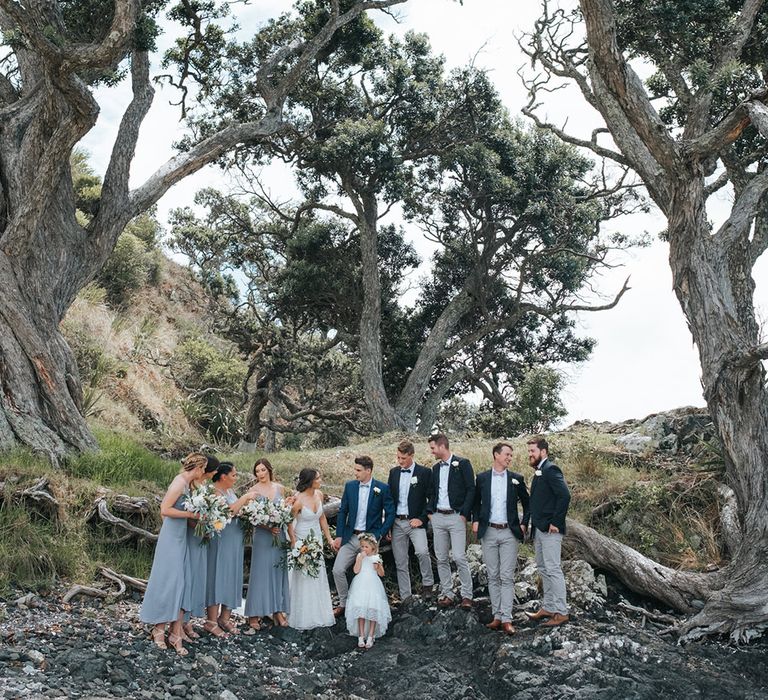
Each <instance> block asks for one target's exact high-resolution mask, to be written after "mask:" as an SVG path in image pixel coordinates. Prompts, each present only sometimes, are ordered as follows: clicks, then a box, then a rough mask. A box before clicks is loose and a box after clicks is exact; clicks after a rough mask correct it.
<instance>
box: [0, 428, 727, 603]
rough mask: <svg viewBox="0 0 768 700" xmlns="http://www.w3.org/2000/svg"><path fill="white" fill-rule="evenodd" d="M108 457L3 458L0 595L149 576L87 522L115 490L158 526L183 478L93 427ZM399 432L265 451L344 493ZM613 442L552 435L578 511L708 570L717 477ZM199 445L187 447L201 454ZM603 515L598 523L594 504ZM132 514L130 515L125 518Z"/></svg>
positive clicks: (137, 445) (480, 447)
mask: <svg viewBox="0 0 768 700" xmlns="http://www.w3.org/2000/svg"><path fill="white" fill-rule="evenodd" d="M96 434H97V437H98V439H99V443H100V445H101V447H102V452H100V453H93V454H87V455H82V456H80V457H78V458H75V459H71V460H70V461H69V462H68V463H67V465H66V467H65V469H64V470H63V471H61V472H53V473H52V472H51V471H50V468H49V467H48V466H47V464H46V463H45V462H44V461H43V460H39V459H36V458H35V457H34V456H31V455H29V454H28V453H26V452H13V453H6V454H2V455H0V483H2V486H3V489H2V493H3V499H2V500H1V501H0V560H2V561H3V562H4V564H5V566H4V567H2V569H0V594H7V593H8V592H9V591H10V590H11V589H18V588H21V589H40V588H42V589H46V588H49V587H51V586H53V585H56V584H57V583H58V582H60V581H61V580H62V579H66V580H68V581H70V580H72V581H79V582H86V583H87V582H91V581H93V580H94V578H95V576H96V571H97V569H98V566H100V565H106V566H110V567H111V568H113V569H116V570H118V571H121V572H123V573H126V574H130V575H135V576H139V577H146V576H147V574H148V572H149V567H150V565H151V558H152V547H151V546H150V545H148V544H146V543H145V542H143V541H141V540H136V539H129V540H126V541H120V538H121V536H122V535H123V534H124V533H123V532H122V531H120V530H115V529H114V528H113V527H112V526H110V525H105V524H103V523H99V522H98V520H96V519H93V518H91V516H92V513H93V503H94V499H95V498H96V497H97V494H99V493H100V490H102V489H108V490H109V492H110V494H112V496H110V498H111V497H113V495H114V494H120V493H123V494H128V495H132V496H146V497H148V498H149V499H150V503H151V504H152V508H151V513H150V515H149V516H144V517H143V518H141V519H139V520H136V521H134V522H135V524H138V525H140V526H141V527H144V528H146V529H150V530H155V531H156V530H157V529H158V528H159V524H160V519H159V514H158V511H157V504H158V501H157V500H156V499H155V497H159V496H161V495H162V493H163V492H164V490H165V488H166V486H167V484H168V483H169V482H170V480H171V479H172V478H173V476H174V475H175V474H176V473H177V471H178V468H179V464H178V462H177V461H176V460H169V459H163V458H161V457H158V456H157V454H155V453H153V452H151V451H149V450H148V449H147V448H146V447H145V446H144V445H142V444H141V442H145V440H141V441H139V440H136V439H135V438H133V437H130V436H127V434H126V433H125V432H117V431H114V430H105V429H104V428H99V427H96ZM401 437H402V436H401V435H397V434H390V435H384V436H381V437H377V438H373V439H370V440H367V441H361V442H360V443H358V444H355V445H352V446H348V447H344V448H333V449H324V450H306V451H282V452H278V453H275V454H271V455H268V456H269V459H270V460H271V461H272V463H273V465H274V466H275V470H276V474H277V477H278V479H279V480H280V481H282V482H283V483H284V484H286V485H287V486H288V487H289V488H290V487H292V486H293V480H294V478H295V476H296V475H297V474H298V472H299V471H300V470H301V469H302V468H303V467H305V466H312V467H316V468H318V469H319V470H320V471H321V472H322V474H323V478H324V482H325V486H324V490H325V491H326V493H330V494H336V495H338V494H340V491H341V486H342V485H343V483H344V482H345V481H346V480H347V479H349V478H351V474H352V467H353V460H354V457H355V456H357V455H360V454H367V455H370V456H371V457H372V458H373V460H374V464H375V471H374V473H375V475H376V476H378V477H379V478H386V474H387V471H388V470H389V468H390V467H391V466H392V465H393V464H394V456H395V446H396V445H397V442H398V441H399V439H400V438H401ZM614 437H615V435H613V434H610V433H607V432H605V431H604V430H602V429H600V428H599V427H595V426H589V425H586V426H585V425H582V426H577V427H574V428H573V429H571V430H566V431H563V432H560V433H555V434H553V435H552V436H551V438H550V443H551V451H552V454H553V456H554V458H555V459H556V461H557V462H558V464H560V465H561V466H562V468H563V471H564V473H565V476H566V479H567V480H568V483H569V485H570V487H571V490H572V493H573V501H572V508H571V515H572V516H573V517H575V518H577V519H579V520H581V521H583V522H587V523H590V524H592V525H593V526H594V527H597V528H598V529H599V530H600V531H601V532H604V533H605V534H608V535H610V536H612V537H616V538H617V539H620V540H622V541H625V542H627V543H628V544H631V545H632V546H635V547H637V548H639V549H640V550H641V551H644V552H645V553H647V554H648V555H650V556H654V557H655V558H657V559H659V560H660V561H662V562H664V563H666V564H670V565H673V566H686V567H691V566H692V567H695V568H704V567H707V566H711V565H717V564H719V563H720V558H721V543H720V537H719V532H718V521H719V515H718V506H717V495H716V485H717V480H716V478H715V477H713V475H712V474H711V473H709V472H706V471H704V472H703V471H702V469H701V466H700V465H698V464H696V463H691V462H670V461H669V460H660V459H657V457H656V456H655V455H654V454H648V455H645V456H631V455H627V454H626V453H623V452H621V451H620V450H618V449H617V448H616V447H615V446H614V444H613V440H614ZM414 442H415V444H416V445H417V453H416V458H417V460H418V461H419V462H422V463H426V464H432V461H433V460H432V459H431V456H430V454H429V450H428V446H427V444H426V441H425V440H423V439H421V438H418V439H415V440H414ZM494 442H495V440H491V439H481V438H471V439H461V438H459V439H455V440H454V441H453V443H452V449H453V450H454V451H455V452H456V453H457V454H461V455H463V456H466V457H468V458H470V459H471V460H472V463H473V465H474V466H475V469H476V470H477V471H480V470H483V469H486V468H488V467H489V465H490V461H491V447H492V446H493V444H494ZM513 446H514V449H515V457H514V461H513V465H512V468H513V469H514V470H515V471H519V472H521V473H523V474H524V475H525V476H526V481H528V483H530V469H529V467H528V466H527V460H526V447H525V441H524V439H522V438H521V439H518V440H515V441H513ZM194 447H195V445H194V444H191V445H189V446H188V447H187V449H193V448H194ZM219 456H220V457H221V458H222V459H223V458H228V459H231V460H232V461H233V462H235V464H236V465H237V466H238V470H239V471H240V473H241V477H240V485H241V486H243V485H245V484H246V483H247V481H248V479H249V477H250V468H251V466H252V464H253V462H254V461H255V459H256V457H258V456H259V455H257V454H242V453H235V454H220V455H219ZM41 477H46V478H48V480H49V482H50V487H49V488H50V491H51V493H52V494H53V495H54V497H55V498H56V499H57V500H58V501H59V503H60V506H61V507H60V508H59V509H58V511H57V512H55V513H51V512H49V511H47V510H46V509H45V508H41V507H39V506H37V505H36V504H34V503H31V502H30V501H29V499H25V497H24V496H23V495H22V492H23V491H24V490H25V489H27V488H29V487H30V486H31V485H32V484H34V483H35V482H36V481H37V480H38V479H40V478H41ZM605 504H608V506H610V507H609V508H607V509H605V508H604V510H606V512H607V515H605V516H603V515H600V516H599V517H596V516H595V514H594V513H593V511H594V509H595V508H596V507H597V506H605ZM125 517H128V516H125Z"/></svg>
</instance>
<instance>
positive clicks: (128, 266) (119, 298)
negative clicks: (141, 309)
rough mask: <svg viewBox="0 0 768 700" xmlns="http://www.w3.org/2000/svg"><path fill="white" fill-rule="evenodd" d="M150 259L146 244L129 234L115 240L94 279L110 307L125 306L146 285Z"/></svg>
mask: <svg viewBox="0 0 768 700" xmlns="http://www.w3.org/2000/svg"><path fill="white" fill-rule="evenodd" d="M151 257H152V256H151V254H150V253H148V252H147V246H146V244H145V243H144V242H143V241H142V240H141V239H140V238H138V237H137V236H135V235H133V234H132V233H123V234H122V235H121V236H120V238H118V239H117V244H116V245H115V249H114V250H113V251H112V255H110V256H109V259H108V260H107V262H106V264H105V265H104V267H103V268H102V269H101V272H100V273H99V278H98V279H99V284H101V286H102V287H104V289H105V290H106V292H107V301H108V302H109V303H110V304H111V305H112V306H121V305H123V304H125V303H126V301H128V299H129V298H130V296H131V294H133V293H134V292H135V291H137V290H138V289H141V287H143V286H144V285H145V284H147V281H148V278H149V273H150V269H151Z"/></svg>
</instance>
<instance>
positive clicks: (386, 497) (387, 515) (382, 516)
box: [336, 479, 395, 544]
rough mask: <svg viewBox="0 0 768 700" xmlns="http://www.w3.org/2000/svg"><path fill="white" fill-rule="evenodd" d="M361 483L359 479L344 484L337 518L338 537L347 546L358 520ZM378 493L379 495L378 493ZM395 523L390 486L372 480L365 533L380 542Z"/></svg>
mask: <svg viewBox="0 0 768 700" xmlns="http://www.w3.org/2000/svg"><path fill="white" fill-rule="evenodd" d="M359 491H360V482H359V481H357V479H353V480H352V481H348V482H347V483H346V484H344V494H343V495H342V497H341V505H340V506H339V514H338V515H337V516H336V537H341V543H342V544H346V543H347V542H348V541H349V538H350V537H352V535H353V532H354V530H355V520H356V519H357V500H358V494H359ZM377 491H378V493H377ZM394 522H395V503H394V501H393V500H392V495H391V494H390V492H389V486H387V485H386V484H385V483H384V482H383V481H377V480H376V479H371V486H370V488H369V489H368V510H367V512H366V515H365V531H366V532H370V533H371V534H372V535H374V536H375V537H376V539H378V540H380V539H381V538H382V537H383V536H384V535H386V534H387V533H388V532H389V531H390V529H391V528H392V523H394Z"/></svg>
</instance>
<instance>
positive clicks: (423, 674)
mask: <svg viewBox="0 0 768 700" xmlns="http://www.w3.org/2000/svg"><path fill="white" fill-rule="evenodd" d="M567 567H568V579H569V586H570V588H569V590H570V591H571V603H572V605H573V616H572V618H573V619H572V622H571V624H569V625H565V626H564V627H562V628H559V629H555V630H549V631H545V630H542V629H537V628H536V627H535V625H532V624H530V623H528V622H527V621H525V620H524V619H523V618H524V615H522V613H518V618H519V619H518V620H517V621H516V625H517V627H518V632H517V634H516V635H515V636H513V637H506V636H504V635H501V634H500V633H498V632H490V631H488V630H487V629H485V627H484V626H483V623H485V622H487V621H488V620H489V619H490V611H489V609H488V603H487V600H486V599H483V598H480V599H479V600H478V601H477V604H476V606H475V609H474V610H473V611H471V612H467V611H464V610H461V609H458V608H454V609H449V610H438V609H437V607H436V606H435V605H434V604H431V603H428V602H427V601H424V600H422V599H421V598H420V597H419V596H415V597H413V598H412V599H410V600H409V601H406V602H405V603H403V604H401V605H399V606H397V607H395V609H394V610H393V623H392V625H391V628H390V632H389V633H388V634H387V636H386V637H384V638H383V639H381V640H379V641H378V642H377V643H376V645H375V646H374V647H373V649H371V650H370V651H360V650H358V649H357V648H356V640H355V639H354V638H352V637H350V636H349V635H347V634H346V630H345V629H344V625H343V623H338V624H337V625H336V627H335V628H332V629H320V630H314V631H311V632H298V631H296V630H292V629H290V628H276V627H275V628H272V629H269V630H263V631H261V632H258V633H257V634H255V635H253V636H244V635H240V636H233V637H230V638H229V639H226V640H218V639H214V638H212V637H208V636H203V637H202V638H201V639H200V640H198V641H197V642H196V643H194V644H190V645H188V646H189V649H190V653H189V655H188V656H187V657H183V658H181V657H177V656H176V655H175V654H174V653H173V652H172V651H170V650H168V651H162V650H159V649H156V648H154V647H153V646H152V644H151V643H150V641H149V639H148V634H147V631H146V629H145V628H144V627H143V626H141V625H140V624H138V622H137V615H138V607H139V599H138V597H135V598H133V599H131V598H129V599H127V600H123V601H120V602H114V603H110V602H109V601H101V600H92V599H88V598H82V599H79V600H77V601H76V602H74V603H72V604H69V605H64V604H62V603H61V602H60V600H61V595H60V593H58V594H56V595H53V594H52V595H51V596H48V597H43V598H39V597H33V596H26V597H24V598H21V599H20V600H19V601H15V602H14V601H7V602H0V635H1V638H0V697H1V698H8V699H11V698H82V699H83V700H101V699H106V698H131V699H133V698H137V699H147V700H166V699H170V698H175V697H178V698H189V700H208V699H209V698H216V699H218V700H236V699H237V700H249V699H260V698H272V697H281V698H301V699H303V698H323V699H326V700H331V699H336V698H343V699H350V700H353V699H355V698H367V699H371V700H372V699H374V698H396V697H408V698H435V699H440V700H460V699H461V700H474V699H477V700H480V699H483V700H485V699H488V700H497V699H498V700H502V699H505V700H506V699H508V698H514V699H515V700H529V699H530V700H534V698H542V697H546V698H548V700H558V699H560V698H563V699H564V698H579V699H581V698H590V699H591V698H606V699H607V698H611V699H613V698H649V699H650V698H658V697H677V698H721V697H723V696H726V697H728V698H729V700H733V699H736V698H744V699H746V700H757V699H758V698H765V697H766V696H767V695H768V663H767V662H768V641H760V642H757V643H755V644H752V645H750V646H748V647H740V648H737V647H732V646H726V645H724V644H720V643H718V642H707V643H704V644H691V645H688V646H685V647H681V646H678V645H677V644H676V641H675V639H674V636H672V635H662V634H660V632H661V631H662V627H663V625H661V624H658V623H657V622H653V621H650V620H649V619H648V618H646V617H645V616H643V615H642V614H640V613H638V612H636V611H633V610H632V608H631V607H629V608H628V607H627V605H626V602H627V601H626V600H624V598H623V595H624V594H625V593H626V592H624V591H622V590H621V587H620V585H619V584H614V583H613V582H609V583H608V584H606V582H605V580H604V579H603V577H601V576H595V574H594V572H593V571H592V570H591V567H589V566H588V565H587V564H585V563H584V562H569V563H568V564H567ZM475 573H476V575H477V577H478V578H479V579H480V580H482V574H483V572H482V570H479V571H478V570H475ZM532 576H533V574H532V568H531V567H530V566H523V567H522V570H521V575H520V577H519V578H520V582H519V584H518V587H517V596H518V599H519V600H521V601H523V602H522V604H521V607H520V608H518V610H522V609H524V608H525V607H526V605H528V604H529V601H530V600H531V599H532V598H534V597H535V594H536V591H535V581H534V579H533V578H532ZM626 595H628V594H626ZM632 602H633V603H638V602H639V601H637V600H634V601H632ZM650 616H651V619H652V618H653V617H654V616H656V614H655V613H650ZM661 617H663V615H661Z"/></svg>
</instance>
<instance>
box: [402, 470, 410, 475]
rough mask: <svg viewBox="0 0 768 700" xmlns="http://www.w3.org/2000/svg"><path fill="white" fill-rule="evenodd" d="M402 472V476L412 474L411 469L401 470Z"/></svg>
mask: <svg viewBox="0 0 768 700" xmlns="http://www.w3.org/2000/svg"><path fill="white" fill-rule="evenodd" d="M400 472H401V473H402V474H410V473H411V470H410V469H401V470H400Z"/></svg>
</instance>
